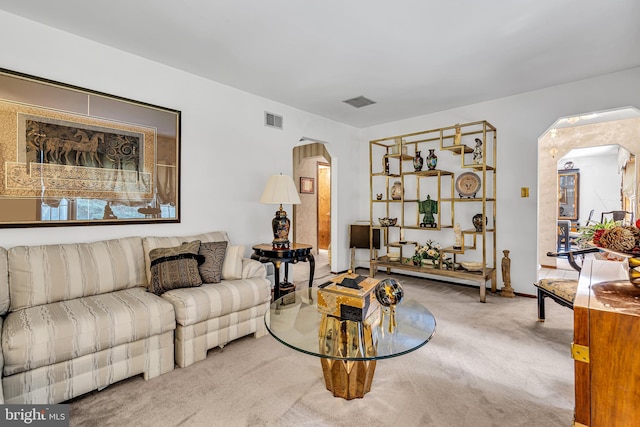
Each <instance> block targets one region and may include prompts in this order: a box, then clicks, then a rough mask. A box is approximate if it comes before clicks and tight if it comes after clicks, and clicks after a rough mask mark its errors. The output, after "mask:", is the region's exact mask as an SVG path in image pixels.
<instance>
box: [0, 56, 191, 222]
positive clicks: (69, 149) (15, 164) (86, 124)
mask: <svg viewBox="0 0 640 427" xmlns="http://www.w3.org/2000/svg"><path fill="white" fill-rule="evenodd" d="M179 135H180V112H179V111H175V110H170V109H167V108H163V107H157V106H153V105H149V104H145V103H141V102H137V101H132V100H129V99H124V98H120V97H115V96H111V95H107V94H104V93H99V92H95V91H91V90H87V89H83V88H79V87H75V86H70V85H66V84H63V83H57V82H52V81H49V80H44V79H40V78H38V77H34V76H28V75H25V74H20V73H15V72H12V71H9V70H3V69H0V158H1V162H0V227H31V226H52V225H100V224H121V223H148V222H179V221H180V216H179V212H180V209H179V199H180V197H179V189H180V184H179V176H180V173H179V166H180V165H179V147H180V145H179Z"/></svg>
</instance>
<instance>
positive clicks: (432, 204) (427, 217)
mask: <svg viewBox="0 0 640 427" xmlns="http://www.w3.org/2000/svg"><path fill="white" fill-rule="evenodd" d="M418 210H419V212H420V213H421V214H424V216H423V217H422V222H421V223H420V227H429V228H436V227H437V226H438V224H436V222H435V218H434V217H433V214H437V213H438V201H437V200H431V196H430V195H427V199H426V200H423V201H421V202H418Z"/></svg>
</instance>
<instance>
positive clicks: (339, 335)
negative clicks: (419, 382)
mask: <svg viewBox="0 0 640 427" xmlns="http://www.w3.org/2000/svg"><path fill="white" fill-rule="evenodd" d="M385 310H388V309H381V310H376V311H375V312H374V313H373V314H372V315H371V316H369V317H368V318H367V319H365V320H364V321H361V322H358V321H353V320H344V319H340V318H337V317H333V316H329V315H323V314H322V313H320V312H319V311H318V309H317V307H316V303H315V302H314V301H312V300H311V299H310V298H309V292H308V291H307V290H304V291H298V292H295V293H292V294H288V295H285V296H284V297H282V298H280V299H278V300H276V301H275V302H274V303H272V304H271V307H270V308H269V310H268V311H267V312H266V313H265V324H266V326H267V329H268V331H269V333H270V334H271V335H272V336H273V337H274V338H275V339H277V340H278V341H280V342H281V343H283V344H284V345H286V346H288V347H291V348H292V349H294V350H298V351H301V352H303V353H307V354H310V355H312V356H316V357H319V358H320V363H321V365H322V372H323V375H324V379H325V384H326V386H327V389H328V390H329V391H331V392H332V393H333V395H334V396H336V397H342V398H344V399H353V398H356V397H364V395H365V393H367V392H368V391H370V390H371V383H372V381H373V374H374V371H375V365H376V361H377V360H379V359H387V358H390V357H396V356H401V355H403V354H406V353H409V352H411V351H413V350H416V349H418V348H420V347H422V346H423V345H425V344H426V343H428V342H429V341H430V340H431V338H432V337H433V335H434V333H435V330H436V320H435V317H434V316H433V314H431V312H430V311H429V309H427V308H426V307H425V306H423V305H422V304H420V303H418V302H416V301H412V300H410V299H403V300H402V301H401V302H400V304H398V305H397V306H396V309H395V320H396V325H397V326H396V327H395V329H394V331H393V332H389V320H390V317H389V315H388V314H387V313H385Z"/></svg>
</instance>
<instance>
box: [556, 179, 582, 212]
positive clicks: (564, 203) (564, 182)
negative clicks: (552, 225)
mask: <svg viewBox="0 0 640 427" xmlns="http://www.w3.org/2000/svg"><path fill="white" fill-rule="evenodd" d="M579 206H580V171H579V170H578V169H565V170H560V171H558V219H568V220H570V221H572V222H573V223H575V222H576V221H577V220H578V217H579V215H580V211H579Z"/></svg>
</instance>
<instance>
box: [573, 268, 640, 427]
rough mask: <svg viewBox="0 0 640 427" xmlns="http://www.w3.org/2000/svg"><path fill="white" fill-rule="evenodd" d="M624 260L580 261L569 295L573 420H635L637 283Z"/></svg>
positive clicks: (638, 413) (598, 425)
mask: <svg viewBox="0 0 640 427" xmlns="http://www.w3.org/2000/svg"><path fill="white" fill-rule="evenodd" d="M627 278H628V276H627V272H626V269H625V264H623V263H617V262H611V261H598V260H593V261H591V260H589V261H587V262H585V265H584V267H583V269H582V274H581V277H580V281H579V284H578V291H577V294H576V299H575V301H574V342H573V345H572V353H573V357H574V359H575V362H574V364H575V405H576V406H575V415H574V425H575V426H591V427H602V426H612V427H613V426H615V427H625V426H629V427H631V426H638V425H640V355H639V354H638V353H639V351H640V288H638V287H636V286H634V285H632V284H631V283H630V282H629V281H628V280H627Z"/></svg>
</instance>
